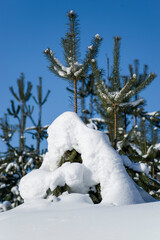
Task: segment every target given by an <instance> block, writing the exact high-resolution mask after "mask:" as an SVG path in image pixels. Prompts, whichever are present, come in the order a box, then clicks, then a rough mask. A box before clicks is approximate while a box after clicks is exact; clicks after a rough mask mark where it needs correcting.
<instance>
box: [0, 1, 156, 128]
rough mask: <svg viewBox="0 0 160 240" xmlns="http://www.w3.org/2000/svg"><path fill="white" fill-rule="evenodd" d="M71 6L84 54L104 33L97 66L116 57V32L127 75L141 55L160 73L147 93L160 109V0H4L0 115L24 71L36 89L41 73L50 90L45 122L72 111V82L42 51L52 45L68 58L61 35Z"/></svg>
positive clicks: (0, 40)
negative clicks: (54, 69)
mask: <svg viewBox="0 0 160 240" xmlns="http://www.w3.org/2000/svg"><path fill="white" fill-rule="evenodd" d="M71 9H73V10H75V12H76V13H78V15H79V19H80V30H81V56H82V59H83V56H84V54H85V50H86V48H87V46H89V45H90V42H91V39H92V37H93V36H94V35H95V34H96V33H99V34H100V35H101V36H102V37H103V42H102V45H101V47H100V52H99V55H98V65H99V67H102V68H104V69H106V56H105V55H106V53H107V54H108V56H109V58H110V61H111V62H112V51H113V36H117V35H118V36H121V37H122V41H121V73H122V74H127V73H128V64H130V63H133V61H134V59H136V58H137V59H139V60H140V64H141V65H140V66H141V70H142V69H143V65H144V64H148V66H149V71H153V72H155V73H156V74H157V75H158V77H157V78H156V80H155V81H154V82H153V83H152V84H151V85H150V86H149V87H148V89H147V90H145V91H144V93H143V94H142V96H144V97H145V98H146V99H147V106H146V109H147V110H148V111H155V110H160V103H159V102H160V43H159V39H160V27H159V25H160V14H159V9H160V1H159V0H134V1H129V0H128V1H127V0H119V1H118V0H110V1H109V0H108V1H107V0H99V1H93V0H92V1H91V0H88V1H87V0H86V1H84V0H81V1H76V0H71V1H68V0H64V1H54V0H14V1H13V0H1V1H0V77H1V88H0V117H2V116H3V114H4V113H5V112H6V109H7V107H9V106H10V100H11V99H13V98H12V95H11V93H10V92H9V86H13V87H14V89H15V91H17V85H16V80H17V78H18V77H19V76H20V73H21V72H23V73H24V74H25V79H26V81H31V82H32V83H33V93H34V94H36V85H37V84H38V78H39V76H42V78H43V85H44V89H43V90H44V93H45V92H46V91H47V90H48V89H50V90H51V94H50V96H49V99H48V101H47V103H46V105H44V109H43V123H44V124H49V123H51V122H52V121H53V120H54V119H55V118H56V117H57V116H58V115H59V114H61V113H63V112H64V111H67V110H71V107H70V104H69V98H68V93H67V91H66V86H67V83H66V82H65V81H64V80H62V79H58V78H57V77H55V76H54V75H53V74H52V73H50V72H49V71H48V69H47V64H48V63H47V60H46V59H45V57H44V55H43V51H44V50H45V49H46V48H47V47H50V48H51V49H52V50H53V51H54V52H55V53H56V56H57V57H58V58H59V59H60V60H61V61H63V54H62V49H61V46H60V40H61V37H63V36H64V35H65V32H66V23H67V17H66V13H67V12H68V11H69V10H71ZM35 112H36V111H35ZM35 118H36V116H35Z"/></svg>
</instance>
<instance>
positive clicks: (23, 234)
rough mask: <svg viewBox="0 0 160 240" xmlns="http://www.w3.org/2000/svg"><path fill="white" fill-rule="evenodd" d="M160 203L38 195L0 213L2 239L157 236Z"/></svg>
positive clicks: (130, 239)
mask: <svg viewBox="0 0 160 240" xmlns="http://www.w3.org/2000/svg"><path fill="white" fill-rule="evenodd" d="M159 212H160V203H159V202H154V203H145V204H137V205H128V206H118V207H114V206H113V205H108V206H106V205H104V204H101V205H97V204H96V205H95V204H92V203H91V200H90V198H89V196H88V195H82V194H69V195H67V194H63V195H62V196H61V197H60V198H58V199H57V198H55V199H54V201H52V202H50V201H49V200H47V199H36V200H34V201H33V200H32V201H27V202H26V203H24V204H22V205H20V206H19V207H16V208H14V209H12V210H10V211H7V212H3V213H0V233H1V235H0V239H2V240H13V239H15V240H22V239H23V240H28V239H30V240H44V239H58V240H64V239H70V240H81V239H83V240H88V239H92V240H97V239H101V240H106V239H108V240H119V239H121V240H135V239H136V240H142V239H145V240H151V239H153V240H155V239H159V235H160V228H159Z"/></svg>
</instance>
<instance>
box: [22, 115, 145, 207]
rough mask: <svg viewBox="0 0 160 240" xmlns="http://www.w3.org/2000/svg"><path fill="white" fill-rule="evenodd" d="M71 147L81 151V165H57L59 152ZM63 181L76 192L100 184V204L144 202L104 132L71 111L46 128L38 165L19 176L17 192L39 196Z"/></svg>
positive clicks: (59, 157) (25, 196)
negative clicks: (89, 126)
mask: <svg viewBox="0 0 160 240" xmlns="http://www.w3.org/2000/svg"><path fill="white" fill-rule="evenodd" d="M72 149H75V150H76V151H77V152H79V153H80V154H81V158H82V162H83V164H79V163H69V164H64V165H62V166H61V167H60V168H57V166H58V164H59V162H60V160H61V157H62V156H63V154H64V153H65V152H66V151H67V150H72ZM65 183H66V184H67V185H68V186H69V187H70V188H71V190H72V191H73V192H79V193H86V192H87V191H88V190H89V187H93V186H95V185H96V184H98V183H100V186H101V195H102V203H107V204H114V205H126V204H135V203H143V202H145V199H144V194H143V196H142V194H141V191H139V190H138V189H137V187H136V186H135V183H134V182H133V180H132V179H131V178H130V177H129V175H128V174H127V172H126V170H125V167H124V164H123V161H122V158H121V156H120V155H119V154H118V153H117V152H116V151H115V150H114V149H113V148H112V147H111V145H110V143H109V140H108V137H107V136H106V134H104V133H102V132H100V131H97V130H94V129H90V128H88V127H87V126H86V125H85V124H84V123H83V122H82V120H81V119H80V118H79V117H78V115H77V114H76V113H73V112H65V113H63V114H62V115H60V116H59V117H58V118H57V119H56V120H55V121H54V122H53V123H52V124H51V125H50V127H49V128H48V152H47V153H46V155H45V156H44V161H43V163H42V166H41V168H40V169H39V170H36V171H32V172H31V173H29V174H28V175H27V176H25V177H23V178H22V180H21V182H20V193H21V196H22V197H23V198H24V199H31V198H40V197H43V196H44V195H45V191H46V190H47V189H48V188H50V189H51V190H54V189H55V188H56V186H64V185H65ZM28 189H29V191H28ZM33 189H34V190H33Z"/></svg>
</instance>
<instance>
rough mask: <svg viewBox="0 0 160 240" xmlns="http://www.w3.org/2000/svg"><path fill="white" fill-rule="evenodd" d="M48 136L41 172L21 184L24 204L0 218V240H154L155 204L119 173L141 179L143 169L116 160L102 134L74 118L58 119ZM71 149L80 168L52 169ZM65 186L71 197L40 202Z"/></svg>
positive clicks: (159, 232) (158, 207)
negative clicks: (98, 198)
mask: <svg viewBox="0 0 160 240" xmlns="http://www.w3.org/2000/svg"><path fill="white" fill-rule="evenodd" d="M48 135H49V137H48V152H47V154H46V155H45V157H44V161H43V163H42V166H41V168H40V169H36V170H33V171H32V172H30V173H29V174H27V175H26V176H24V177H23V178H22V179H21V182H20V193H21V196H22V197H23V199H24V201H25V203H24V204H22V205H21V206H19V207H17V208H15V209H12V210H9V211H7V212H3V213H0V240H45V239H47V240H50V239H57V240H82V239H83V240H90V239H91V240H97V239H98V240H143V239H144V240H150V239H153V240H158V239H160V228H159V215H160V202H156V201H155V200H154V199H153V198H152V197H151V196H150V195H149V194H148V193H146V192H145V191H144V190H143V189H141V188H139V187H138V186H137V185H136V184H135V183H134V182H133V180H132V179H131V178H130V177H129V175H128V174H127V172H126V170H125V167H124V166H128V167H130V168H132V169H136V170H137V171H140V172H146V173H147V167H146V166H145V165H144V164H135V163H133V162H131V161H130V160H129V159H128V158H127V157H126V156H120V155H119V154H118V153H117V152H116V151H115V150H114V149H113V148H112V147H111V145H110V143H109V140H108V138H107V136H106V135H105V134H104V133H102V132H100V131H97V130H93V129H90V128H88V127H87V126H86V125H85V124H84V123H83V122H82V121H81V120H80V118H79V117H78V116H77V115H76V114H75V113H71V112H66V113H64V114H62V115H61V116H60V117H58V118H57V119H56V120H55V121H54V122H53V123H52V124H51V126H50V127H49V129H48ZM72 149H75V150H76V151H77V152H79V153H80V154H81V158H82V164H80V163H64V164H63V165H62V166H61V167H59V168H58V163H59V161H60V159H61V157H62V155H63V154H64V153H65V151H66V150H72ZM65 183H66V184H67V185H68V186H69V187H70V188H71V192H72V193H71V194H68V193H67V192H65V193H63V194H62V195H61V196H59V197H58V198H57V197H55V196H53V195H50V196H49V197H48V199H43V198H45V197H46V192H47V190H48V189H50V190H51V191H53V190H54V189H56V187H57V186H64V185H65ZM98 183H100V186H101V194H102V202H101V203H100V204H97V205H96V204H93V203H92V200H91V199H90V197H89V195H88V194H87V192H88V191H89V189H90V188H91V187H94V186H95V185H96V184H98ZM147 202H148V203H147ZM149 202H150V203H149ZM135 203H136V204H135ZM138 203H139V204H138ZM129 204H130V205H129Z"/></svg>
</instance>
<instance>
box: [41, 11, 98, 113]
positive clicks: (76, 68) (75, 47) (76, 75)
mask: <svg viewBox="0 0 160 240" xmlns="http://www.w3.org/2000/svg"><path fill="white" fill-rule="evenodd" d="M67 17H68V20H69V22H68V31H67V33H66V35H65V37H64V38H62V47H63V50H64V58H65V63H66V66H64V65H63V64H62V63H61V62H60V61H59V60H58V59H57V58H56V57H55V53H54V52H53V51H52V50H51V49H50V48H47V49H46V50H45V51H44V54H45V56H46V57H47V59H48V60H49V62H50V66H49V69H50V71H51V72H53V73H54V74H55V75H57V76H58V77H60V78H63V79H66V80H68V81H69V82H70V83H71V84H72V86H73V89H74V111H75V112H76V113H77V83H78V81H79V80H80V79H81V77H82V76H83V75H84V73H85V72H86V71H87V69H88V67H89V64H90V62H91V59H92V58H94V57H95V56H96V54H97V52H98V47H99V45H100V42H101V40H102V39H101V37H100V36H99V34H96V35H95V37H94V38H93V40H92V43H91V45H90V46H89V47H88V49H87V52H86V56H85V58H84V60H83V62H82V63H79V62H78V61H79V55H80V54H79V53H80V51H79V43H80V37H79V21H78V16H77V14H76V13H75V12H74V11H73V10H71V11H70V12H68V14H67Z"/></svg>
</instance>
